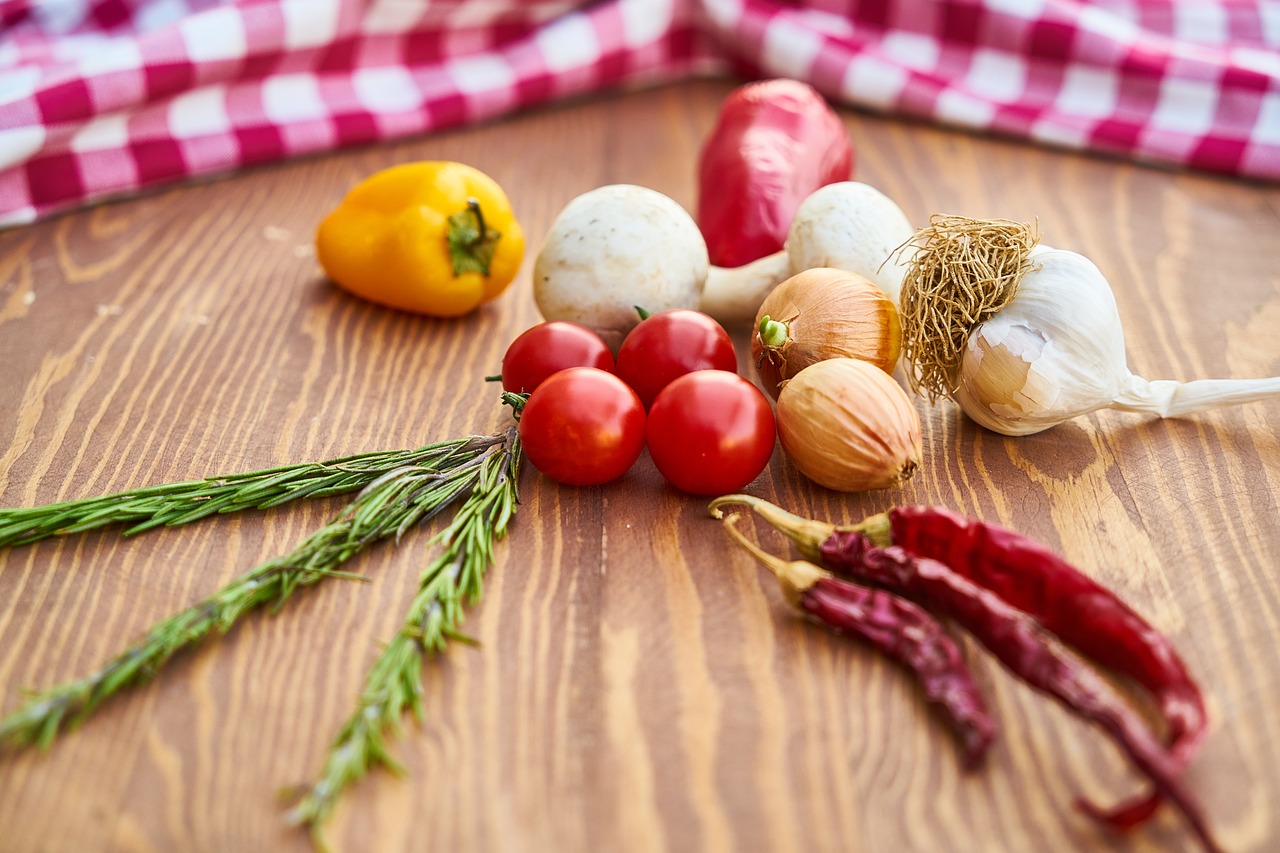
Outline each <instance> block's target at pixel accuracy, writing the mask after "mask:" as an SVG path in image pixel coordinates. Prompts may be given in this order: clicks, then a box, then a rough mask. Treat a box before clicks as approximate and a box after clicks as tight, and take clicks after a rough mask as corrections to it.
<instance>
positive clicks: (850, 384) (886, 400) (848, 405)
mask: <svg viewBox="0 0 1280 853" xmlns="http://www.w3.org/2000/svg"><path fill="white" fill-rule="evenodd" d="M777 426H778V439H779V440H780V441H781V442H782V449H783V451H784V452H785V453H786V454H787V457H788V458H790V459H791V462H792V463H793V464H794V465H795V466H796V467H797V468H798V469H800V473H801V474H804V475H805V476H806V477H808V478H809V479H810V480H813V481H814V482H815V483H818V484H819V485H821V486H826V487H827V488H828V489H835V490H836V491H839V492H862V491H866V490H868V489H887V488H890V487H892V486H898V485H901V484H902V483H905V482H906V481H907V480H909V479H911V477H912V475H913V474H915V472H916V469H917V468H918V467H919V466H920V456H921V436H920V416H919V415H918V414H917V413H916V410H915V407H914V406H913V405H912V404H911V398H909V397H908V396H907V394H906V392H905V391H903V390H902V388H901V387H900V386H899V385H898V383H896V382H894V381H893V379H892V378H891V377H890V376H889V374H887V373H885V372H884V371H883V370H881V369H880V368H878V367H875V366H873V365H871V364H869V363H867V362H865V361H861V360H859V359H855V358H829V359H826V360H825V361H819V362H815V363H814V364H811V365H809V366H808V367H806V368H805V369H804V370H801V371H800V372H799V373H798V374H796V376H795V378H793V379H790V380H788V381H787V382H786V383H785V384H784V385H783V386H782V392H781V393H780V394H779V395H778V408H777Z"/></svg>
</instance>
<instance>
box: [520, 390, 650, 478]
mask: <svg viewBox="0 0 1280 853" xmlns="http://www.w3.org/2000/svg"><path fill="white" fill-rule="evenodd" d="M520 440H521V443H522V444H523V445H524V453H525V455H526V456H528V457H529V461H530V462H532V463H533V466H534V467H535V468H537V469H538V470H539V471H541V472H542V473H543V474H545V475H546V476H548V477H550V478H551V479H553V480H555V481H556V482H558V483H564V484H565V485H567V486H596V485H599V484H601V483H607V482H609V481H610V480H616V479H617V478H618V477H621V476H622V475H623V474H625V473H626V472H627V469H628V468H630V467H631V465H632V464H633V463H634V462H635V461H636V459H637V458H639V456H640V451H642V450H644V406H642V405H641V404H640V398H639V397H637V396H636V394H635V392H634V391H632V390H631V389H630V388H628V387H627V384H626V383H625V382H623V381H622V380H621V379H619V378H618V377H616V376H614V375H613V374H612V373H606V372H605V371H603V370H599V369H597V368H594V367H571V368H569V369H568V370H561V371H560V372H558V373H555V374H553V375H552V376H550V377H548V378H547V380H546V381H545V382H543V383H542V384H541V385H539V386H538V389H537V390H536V391H534V392H533V393H532V394H530V395H529V401H528V402H527V403H525V405H524V412H523V413H522V414H521V415H520Z"/></svg>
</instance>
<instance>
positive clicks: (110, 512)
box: [0, 435, 502, 547]
mask: <svg viewBox="0 0 1280 853" xmlns="http://www.w3.org/2000/svg"><path fill="white" fill-rule="evenodd" d="M486 440H489V441H493V442H495V443H496V442H499V441H501V440H502V436H501V435H496V436H488V437H486ZM476 441H477V437H475V436H472V437H469V438H459V439H454V440H451V441H441V442H437V443H435V444H428V445H426V446H424V447H419V448H417V449H415V450H384V451H376V452H372V453H361V454H358V455H356V456H344V457H342V458H339V459H330V460H329V461H327V462H308V463H302V464H297V465H285V466H281V467H278V468H266V469H263V470H261V471H248V472H245V473H242V474H229V475H226V476H222V477H207V478H205V479H203V480H191V481H188V482H185V483H166V484H164V485H158V486H146V487H144V488H140V489H130V490H129V491H125V492H118V493H116V494H110V495H102V496H100V497H94V498H84V499H81V500H74V501H63V502H61V503H54V504H46V505H45V506H37V507H19V508H15V509H0V547H5V546H10V545H26V544H29V543H32V542H37V541H39V540H41V539H46V538H48V537H50V536H61V535H65V534H69V533H82V532H84V531H87V530H95V529H97V528H99V527H106V526H108V525H112V524H128V525H131V526H130V527H129V528H128V529H126V530H125V531H124V534H125V535H126V536H127V535H130V534H134V533H141V532H142V531H144V530H150V529H151V528H153V527H161V526H175V525H179V524H188V523H190V522H192V521H197V520H199V519H201V518H205V517H207V516H210V515H214V514H215V513H230V512H238V511H240V510H245V509H268V508H270V507H276V506H280V505H281V504H285V503H288V502H290V501H295V500H299V499H301V498H319V497H329V496H332V495H341V494H347V493H350V492H354V491H357V490H359V489H362V488H364V487H365V486H367V485H369V484H370V483H372V482H373V481H375V480H377V479H378V478H379V477H381V476H383V475H385V474H387V473H388V472H390V471H395V470H398V469H401V468H410V467H412V468H421V469H424V470H432V469H443V468H446V467H448V466H449V465H450V464H452V463H453V462H455V461H456V460H457V456H458V454H460V453H461V454H463V455H465V454H466V453H467V452H468V451H470V450H472V449H475V443H476Z"/></svg>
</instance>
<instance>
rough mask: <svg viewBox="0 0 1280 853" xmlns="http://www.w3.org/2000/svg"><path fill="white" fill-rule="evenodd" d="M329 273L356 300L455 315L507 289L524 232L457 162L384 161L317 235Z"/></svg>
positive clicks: (498, 191)
mask: <svg viewBox="0 0 1280 853" xmlns="http://www.w3.org/2000/svg"><path fill="white" fill-rule="evenodd" d="M316 256H317V257H318V258H319V260H320V265H321V266H322V267H324V271H325V272H326V273H327V274H328V276H329V278H331V279H333V281H334V282H335V283H336V284H338V285H339V286H340V287H342V288H344V289H346V290H349V291H350V292H352V293H354V294H356V295H357V296H361V297H364V298H365V299H368V300H371V301H373V302H377V303H379V304H381V305H387V306H389V307H391V308H399V309H401V310H404V311H413V312H416V313H419V314H429V315H431V316H433V317H458V316H461V315H462V314H466V313H468V312H469V311H473V310H475V309H476V308H477V307H479V306H480V305H481V304H482V303H484V302H488V301H489V300H490V299H493V298H494V297H496V296H497V295H498V294H500V293H502V291H503V290H505V289H506V287H507V285H509V284H510V283H511V280H512V279H514V278H515V276H516V273H517V272H518V271H519V269H520V263H521V261H522V260H523V259H524V232H523V231H522V230H521V229H520V223H518V222H517V221H516V219H515V216H514V215H513V214H512V212H511V204H510V202H508V201H507V196H506V194H505V193H504V192H503V191H502V188H501V187H499V186H498V185H497V184H496V183H495V182H494V181H493V179H492V178H490V177H489V176H488V175H486V174H484V173H483V172H480V171H479V170H477V169H473V168H472V167H470V166H467V165H464V164H462V163H454V162H450V161H426V162H421V163H406V164H404V165H401V166H393V167H392V168H390V169H385V170H383V171H381V172H378V173H377V174H375V175H373V176H371V177H369V178H368V179H366V180H364V181H363V182H361V183H360V184H358V185H356V187H355V188H354V189H352V190H351V192H349V193H348V194H347V197H346V198H345V199H343V200H342V203H341V204H339V205H338V206H337V208H335V209H334V210H333V212H331V213H330V214H329V215H328V216H326V217H325V219H324V221H323V222H321V223H320V228H319V230H318V231H317V232H316Z"/></svg>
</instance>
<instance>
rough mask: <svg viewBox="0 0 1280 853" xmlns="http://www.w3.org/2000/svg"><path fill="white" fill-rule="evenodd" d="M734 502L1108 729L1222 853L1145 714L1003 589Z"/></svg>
mask: <svg viewBox="0 0 1280 853" xmlns="http://www.w3.org/2000/svg"><path fill="white" fill-rule="evenodd" d="M729 503H745V504H747V505H749V506H750V507H751V508H752V509H753V510H755V511H756V512H757V513H758V514H760V515H761V516H763V517H764V518H766V519H767V520H768V521H769V522H770V523H771V524H773V525H774V526H775V527H777V528H778V529H779V530H781V531H782V532H783V533H785V534H786V535H787V536H788V537H790V538H791V540H792V541H793V542H795V544H796V546H797V547H798V548H799V550H800V551H801V553H803V554H805V555H806V556H807V557H810V558H811V559H816V560H820V561H821V562H822V563H823V564H824V565H826V566H828V567H829V568H831V569H833V570H835V571H836V572H837V573H841V574H847V575H850V576H853V577H856V578H858V579H860V580H864V581H869V582H873V583H877V584H880V585H882V586H884V587H886V588H887V589H889V590H891V591H893V592H897V593H899V594H902V595H906V596H908V597H910V598H913V599H915V600H916V601H919V602H921V603H923V604H925V606H926V607H927V608H928V609H930V610H931V611H933V612H936V613H940V614H942V615H945V616H948V617H950V618H952V619H954V620H955V621H956V622H958V623H959V624H961V625H962V626H963V627H964V628H965V629H966V630H968V631H969V632H970V633H971V634H973V636H974V637H975V638H976V639H977V640H979V641H980V642H981V643H982V644H983V645H984V646H986V647H987V649H988V650H989V651H991V652H992V654H994V655H995V656H996V657H997V658H998V659H999V660H1000V661H1001V662H1002V663H1003V664H1004V665H1005V666H1006V667H1007V668H1008V669H1009V670H1010V671H1011V672H1013V673H1014V674H1015V675H1017V676H1018V677H1020V678H1021V679H1022V680H1023V681H1025V682H1026V683H1027V684H1029V685H1031V686H1032V687H1035V688H1037V689H1039V690H1041V691H1042V692H1045V693H1048V694H1049V695H1051V696H1053V697H1054V698H1056V699H1058V700H1059V701H1060V702H1061V703H1063V704H1064V705H1065V706H1067V707H1068V708H1071V709H1072V710H1074V711H1075V712H1076V713H1077V714H1079V715H1081V716H1082V717H1084V718H1086V719H1088V720H1090V721H1092V722H1094V723H1095V724H1097V725H1098V726H1100V727H1101V728H1102V729H1103V730H1104V731H1106V732H1107V733H1108V734H1109V735H1110V736H1111V737H1112V739H1113V740H1114V741H1115V742H1116V743H1117V745H1119V746H1120V747H1121V748H1122V749H1123V750H1124V751H1125V753H1126V754H1127V755H1128V756H1129V758H1130V759H1131V760H1132V761H1133V763H1134V764H1135V765H1136V766H1137V767H1138V768H1139V769H1141V770H1142V771H1143V772H1144V773H1145V774H1146V775H1147V776H1148V778H1150V779H1151V781H1152V782H1153V783H1154V785H1155V788H1156V796H1157V797H1160V796H1163V797H1166V798H1168V799H1169V800H1170V801H1171V802H1173V803H1174V804H1175V805H1176V806H1177V807H1178V808H1179V810H1180V811H1182V813H1183V814H1184V815H1185V816H1186V817H1187V820H1188V821H1189V822H1190V824H1191V826H1192V828H1193V829H1194V831H1195V832H1196V835H1197V836H1198V837H1199V838H1200V840H1201V842H1202V843H1203V844H1204V846H1205V848H1206V849H1208V850H1217V849H1218V848H1217V845H1216V843H1215V842H1214V840H1213V838H1212V836H1211V834H1210V833H1209V831H1208V827H1207V826H1206V825H1205V823H1204V819H1203V817H1202V816H1201V814H1200V810H1199V807H1198V805H1197V804H1196V802H1195V800H1194V798H1193V797H1192V796H1191V794H1190V793H1189V792H1188V791H1187V790H1186V789H1185V788H1184V787H1183V785H1182V783H1181V781H1180V780H1179V778H1178V776H1179V774H1180V773H1181V771H1182V769H1183V767H1184V764H1183V762H1182V761H1180V760H1179V758H1178V757H1177V755H1176V754H1172V753H1168V752H1165V750H1164V749H1163V748H1162V746H1161V745H1160V744H1159V742H1158V741H1157V740H1156V738H1155V737H1154V736H1153V735H1152V734H1151V733H1150V731H1149V730H1148V729H1147V728H1146V726H1145V725H1143V723H1142V721H1141V719H1140V718H1139V717H1138V715H1137V714H1136V713H1135V712H1134V711H1132V710H1131V709H1130V708H1129V707H1128V706H1126V705H1124V704H1123V703H1122V702H1121V701H1120V700H1119V698H1118V697H1116V696H1115V694H1114V693H1113V692H1112V691H1111V690H1110V688H1109V687H1108V686H1107V685H1106V683H1105V682H1104V681H1103V680H1102V679H1101V678H1099V677H1098V676H1097V675H1095V674H1094V673H1093V672H1092V671H1090V670H1088V669H1087V668H1085V667H1084V666H1083V665H1082V664H1081V662H1079V661H1078V660H1075V659H1073V658H1071V657H1069V656H1067V655H1066V653H1065V652H1063V651H1061V650H1059V649H1058V648H1057V647H1056V646H1055V645H1054V644H1053V642H1052V640H1051V638H1050V635H1049V634H1048V632H1047V630H1046V629H1044V628H1043V626H1042V625H1041V623H1040V622H1039V621H1038V619H1036V618H1035V617H1034V615H1033V614H1029V613H1027V612H1025V611H1023V610H1021V609H1018V608H1016V607H1014V606H1013V605H1012V604H1011V603H1009V602H1008V601H1006V600H1005V599H1004V598H1003V597H1002V596H1001V595H1000V594H999V593H998V592H997V591H995V590H991V589H987V588H985V587H983V586H981V585H980V584H978V583H976V582H975V581H973V580H971V579H969V578H967V577H964V576H963V575H962V574H961V573H960V572H957V571H955V570H953V569H952V568H951V567H950V566H948V565H947V564H945V563H943V562H941V561H939V560H934V559H930V558H927V557H921V556H918V555H914V554H910V553H908V552H907V551H906V550H905V549H903V548H901V547H893V546H891V547H889V548H878V547H876V546H875V545H874V544H873V542H872V540H871V539H869V538H868V537H867V536H866V535H864V533H863V532H862V531H861V530H858V529H853V528H846V529H840V528H836V527H835V526H833V525H830V524H824V523H822V522H817V521H812V520H810V519H804V518H800V517H799V516H795V515H792V514H791V513H788V512H786V511H785V510H782V509H781V508H779V507H776V506H774V505H773V504H770V503H768V502H767V501H762V500H760V499H758V498H752V497H750V496H744V495H734V496H729V497H724V498H718V499H717V500H716V501H713V502H712V509H713V511H718V508H719V507H721V506H724V505H725V504H729ZM924 517H927V516H924ZM884 520H887V519H884ZM884 520H880V519H877V520H876V521H875V523H876V524H879V525H881V527H883V526H884V524H883V521H884ZM881 535H883V531H881ZM1010 536H1015V537H1016V534H1010ZM1016 538H1025V537H1016ZM1031 544H1034V543H1031ZM1040 550H1043V549H1040ZM972 556H973V561H974V562H975V563H977V562H980V561H981V554H974V555H972ZM1006 568H1007V569H1010V570H1014V571H1016V570H1017V568H1018V567H1017V564H1010V565H1008V566H1006ZM1104 592H1105V590H1104ZM1112 597H1113V598H1114V596H1112ZM1144 624H1145V623H1144ZM1166 642H1167V641H1166ZM1197 694H1198V691H1197ZM1144 803H1145V801H1144ZM1144 803H1140V804H1139V805H1143V804H1144ZM1081 807H1082V809H1083V810H1084V811H1085V812H1086V813H1087V814H1089V815H1090V816H1092V817H1095V818H1096V819H1099V820H1101V821H1102V822H1104V823H1107V824H1108V825H1114V824H1113V821H1112V820H1111V818H1112V816H1113V815H1112V814H1109V813H1105V812H1103V811H1101V810H1099V809H1097V808H1096V807H1094V806H1091V805H1088V804H1081ZM1128 808H1134V807H1132V806H1129V807H1128Z"/></svg>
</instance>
